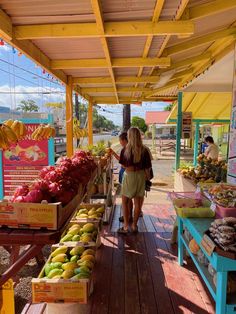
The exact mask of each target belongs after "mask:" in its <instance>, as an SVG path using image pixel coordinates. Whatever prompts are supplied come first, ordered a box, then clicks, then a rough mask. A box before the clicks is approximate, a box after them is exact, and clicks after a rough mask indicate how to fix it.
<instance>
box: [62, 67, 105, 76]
mask: <svg viewBox="0 0 236 314" xmlns="http://www.w3.org/2000/svg"><path fill="white" fill-rule="evenodd" d="M64 72H65V73H66V74H67V75H72V76H74V77H100V76H108V77H110V76H109V71H108V70H107V69H76V70H65V71H64Z"/></svg>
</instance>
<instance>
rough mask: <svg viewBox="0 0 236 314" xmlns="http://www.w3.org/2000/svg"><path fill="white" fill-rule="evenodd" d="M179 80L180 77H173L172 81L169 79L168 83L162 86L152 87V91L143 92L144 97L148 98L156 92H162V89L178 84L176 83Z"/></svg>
mask: <svg viewBox="0 0 236 314" xmlns="http://www.w3.org/2000/svg"><path fill="white" fill-rule="evenodd" d="M180 82H181V79H175V80H173V81H170V82H169V83H167V84H166V85H164V86H161V87H158V88H155V89H153V91H151V92H150V93H147V94H145V97H147V98H149V97H155V96H156V94H157V93H159V92H162V91H164V90H167V89H169V88H171V87H174V86H178V84H179V83H180Z"/></svg>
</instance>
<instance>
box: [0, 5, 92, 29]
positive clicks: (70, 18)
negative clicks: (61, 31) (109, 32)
mask: <svg viewBox="0 0 236 314" xmlns="http://www.w3.org/2000/svg"><path fill="white" fill-rule="evenodd" d="M0 6H1V8H2V9H3V10H4V11H6V13H7V14H8V15H10V16H11V17H12V20H13V23H14V24H19V25H20V24H33V23H36V24H42V23H48V22H49V21H50V23H60V22H61V23H62V22H64V23H67V22H80V21H84V22H85V21H86V22H92V21H95V18H94V15H93V11H92V7H91V2H90V0H80V1H78V0H67V1H65V0H56V1H55V0H33V1H32V0H0Z"/></svg>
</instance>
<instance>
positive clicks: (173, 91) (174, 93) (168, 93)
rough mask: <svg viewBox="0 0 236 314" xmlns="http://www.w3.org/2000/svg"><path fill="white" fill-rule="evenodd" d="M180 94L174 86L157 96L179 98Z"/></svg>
mask: <svg viewBox="0 0 236 314" xmlns="http://www.w3.org/2000/svg"><path fill="white" fill-rule="evenodd" d="M177 94H178V87H177V86H174V87H171V88H169V89H165V90H163V91H161V92H159V93H157V94H155V96H177Z"/></svg>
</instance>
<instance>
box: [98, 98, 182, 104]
mask: <svg viewBox="0 0 236 314" xmlns="http://www.w3.org/2000/svg"><path fill="white" fill-rule="evenodd" d="M176 99H177V96H166V97H165V96H157V97H153V98H152V99H148V98H145V97H136V98H135V97H122V98H120V103H121V104H135V103H142V102H144V101H146V102H149V101H163V100H166V101H167V100H168V101H175V100H176ZM93 102H94V103H95V104H114V105H115V104H116V98H115V97H93Z"/></svg>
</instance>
